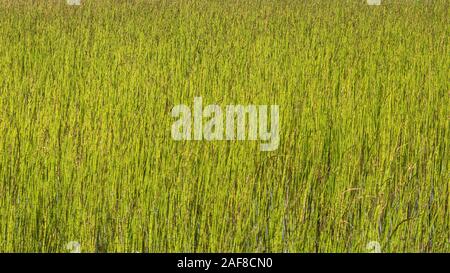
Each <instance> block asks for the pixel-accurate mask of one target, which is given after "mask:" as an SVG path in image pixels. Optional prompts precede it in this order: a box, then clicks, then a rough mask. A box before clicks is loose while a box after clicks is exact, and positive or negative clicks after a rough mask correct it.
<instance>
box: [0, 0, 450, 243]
mask: <svg viewBox="0 0 450 273" xmlns="http://www.w3.org/2000/svg"><path fill="white" fill-rule="evenodd" d="M448 11H449V2H448V1H447V0H437V1H400V0H399V1H383V5H382V6H377V7H375V6H367V5H366V4H365V1H325V0H320V1H294V0H292V1H289V0H280V1H257V0H246V1H241V0H239V1H238V0H236V1H231V0H225V1H218V0H217V1H201V0H200V1H84V2H83V3H82V5H81V6H78V7H71V6H67V5H66V4H65V2H64V1H25V0H19V1H9V0H8V1H7V0H1V1H0V251H1V252H10V251H25V252H65V251H66V249H65V246H66V244H67V243H68V242H69V241H78V242H80V244H81V250H82V251H85V252H115V251H125V252H134V251H139V252H180V251H184V252H211V251H221V252H232V251H245V252H256V251H261V252H310V251H311V252H361V251H366V245H367V243H368V242H370V241H378V242H379V243H380V244H381V247H382V251H383V252H402V251H407V252H448V251H450V208H449V206H450V200H449V196H450V190H449V185H450V93H449V92H450V88H449V74H450V73H449V68H450V52H449V43H448V36H449V26H450V24H449V19H448V18H449V14H448ZM196 96H202V97H203V100H204V103H205V104H219V105H227V104H242V105H247V104H264V105H269V104H277V105H279V107H280V124H281V127H280V137H281V141H280V145H279V148H278V149H277V150H276V151H273V152H261V151H260V149H259V142H258V141H256V142H255V141H174V140H173V139H172V138H171V124H172V123H173V121H174V120H173V118H172V117H171V115H170V111H171V109H172V107H173V106H175V105H177V104H180V103H183V104H187V105H192V102H193V98H194V97H196Z"/></svg>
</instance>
